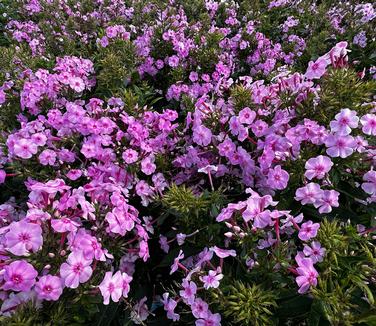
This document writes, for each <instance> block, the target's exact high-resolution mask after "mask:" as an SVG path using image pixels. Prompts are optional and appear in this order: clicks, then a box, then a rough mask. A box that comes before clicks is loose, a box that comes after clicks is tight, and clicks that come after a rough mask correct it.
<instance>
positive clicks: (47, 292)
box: [35, 275, 63, 301]
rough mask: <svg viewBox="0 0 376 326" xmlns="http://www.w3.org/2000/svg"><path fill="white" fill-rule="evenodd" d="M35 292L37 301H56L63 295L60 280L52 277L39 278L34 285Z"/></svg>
mask: <svg viewBox="0 0 376 326" xmlns="http://www.w3.org/2000/svg"><path fill="white" fill-rule="evenodd" d="M35 292H36V293H37V295H38V299H41V300H47V301H57V300H58V299H59V298H60V296H61V294H62V293H63V286H62V281H61V278H60V277H57V276H53V275H45V276H42V277H40V278H39V280H38V282H37V284H36V285H35Z"/></svg>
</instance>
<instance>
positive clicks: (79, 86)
mask: <svg viewBox="0 0 376 326" xmlns="http://www.w3.org/2000/svg"><path fill="white" fill-rule="evenodd" d="M69 86H70V87H71V88H72V89H73V90H74V91H76V92H77V93H81V92H82V91H83V90H84V89H85V83H84V81H83V80H82V78H80V77H70V78H69Z"/></svg>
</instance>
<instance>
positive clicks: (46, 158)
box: [39, 149, 57, 165]
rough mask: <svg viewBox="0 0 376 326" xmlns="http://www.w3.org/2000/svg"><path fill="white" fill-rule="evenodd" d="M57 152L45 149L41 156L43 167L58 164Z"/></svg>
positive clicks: (40, 160)
mask: <svg viewBox="0 0 376 326" xmlns="http://www.w3.org/2000/svg"><path fill="white" fill-rule="evenodd" d="M56 156H57V155H56V152H55V151H52V150H50V149H45V150H44V151H43V152H42V153H40V155H39V162H40V164H42V165H54V164H55V162H56Z"/></svg>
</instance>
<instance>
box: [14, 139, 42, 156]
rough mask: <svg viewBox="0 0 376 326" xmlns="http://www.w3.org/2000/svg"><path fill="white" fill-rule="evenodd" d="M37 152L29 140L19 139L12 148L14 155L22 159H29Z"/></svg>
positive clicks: (34, 145)
mask: <svg viewBox="0 0 376 326" xmlns="http://www.w3.org/2000/svg"><path fill="white" fill-rule="evenodd" d="M37 151H38V147H37V145H36V144H35V143H34V142H33V141H32V140H31V139H24V138H22V139H19V140H17V141H16V142H15V144H14V147H13V152H14V154H15V155H17V156H18V157H21V158H24V159H27V158H31V157H32V156H33V155H34V154H36V153H37Z"/></svg>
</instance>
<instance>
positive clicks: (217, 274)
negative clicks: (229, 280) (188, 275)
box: [200, 268, 223, 289]
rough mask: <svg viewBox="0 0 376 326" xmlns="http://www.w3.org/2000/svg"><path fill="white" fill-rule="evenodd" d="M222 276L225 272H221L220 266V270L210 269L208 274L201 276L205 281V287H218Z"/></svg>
mask: <svg viewBox="0 0 376 326" xmlns="http://www.w3.org/2000/svg"><path fill="white" fill-rule="evenodd" d="M222 278H223V274H222V273H221V269H220V268H219V270H210V271H209V272H208V275H204V276H200V280H201V281H202V282H203V283H204V288H205V289H210V288H214V289H216V288H217V287H218V286H219V282H220V280H221V279H222Z"/></svg>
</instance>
